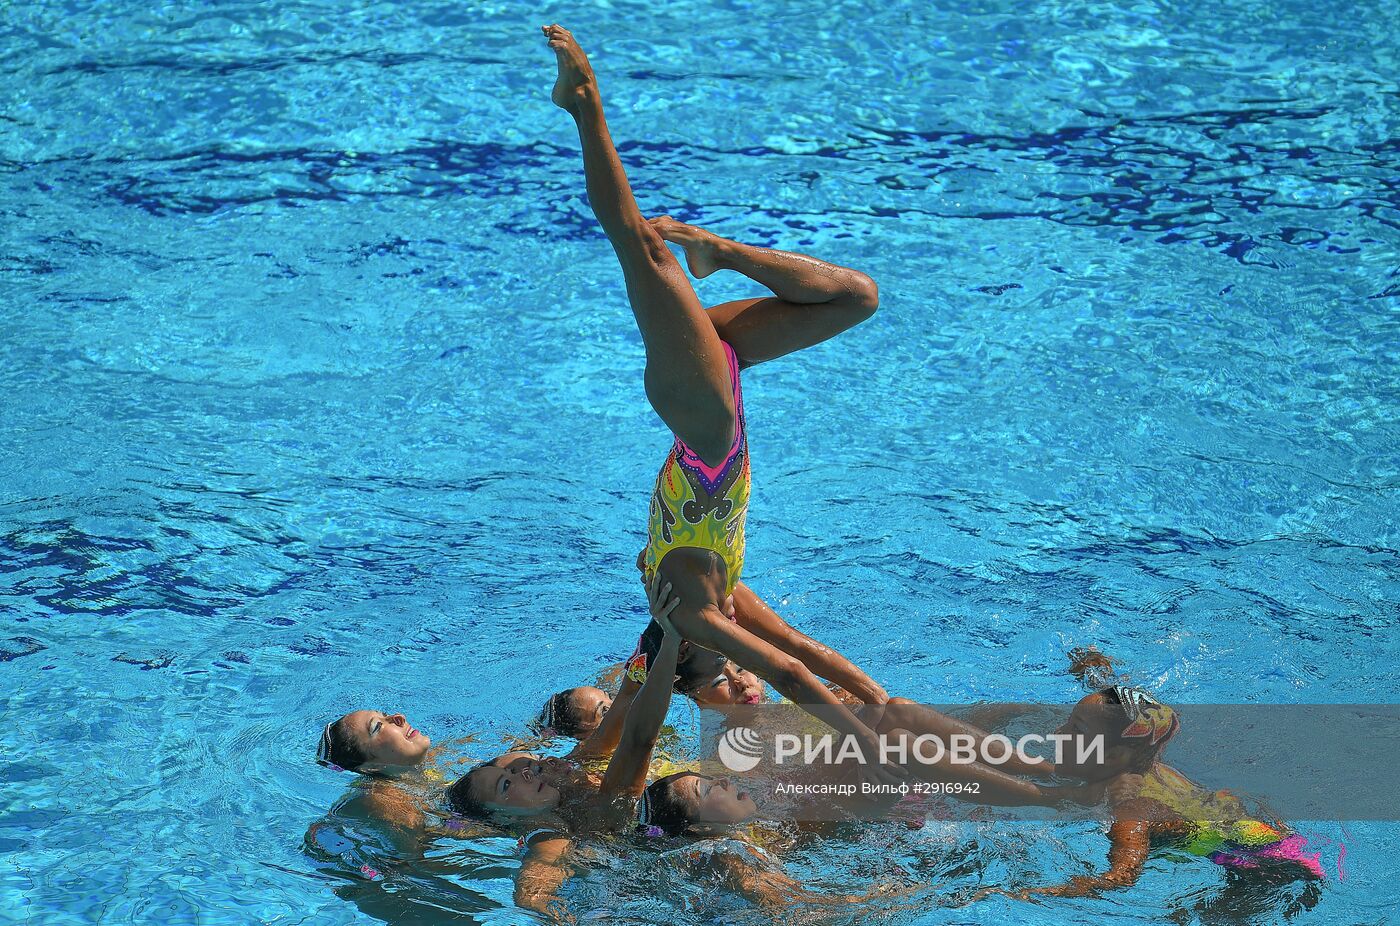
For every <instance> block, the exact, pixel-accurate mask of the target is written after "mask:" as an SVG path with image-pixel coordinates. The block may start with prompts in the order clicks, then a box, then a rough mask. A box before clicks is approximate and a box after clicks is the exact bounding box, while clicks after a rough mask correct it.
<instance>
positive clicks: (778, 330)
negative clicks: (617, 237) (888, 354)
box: [647, 215, 880, 366]
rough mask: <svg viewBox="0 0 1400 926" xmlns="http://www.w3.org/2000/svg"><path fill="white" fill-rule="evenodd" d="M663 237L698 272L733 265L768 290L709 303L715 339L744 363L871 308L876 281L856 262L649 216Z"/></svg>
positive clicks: (811, 339)
mask: <svg viewBox="0 0 1400 926" xmlns="http://www.w3.org/2000/svg"><path fill="white" fill-rule="evenodd" d="M647 221H648V222H649V223H650V224H651V227H652V228H654V229H656V231H657V232H658V233H659V234H660V235H661V237H662V238H664V239H666V240H667V241H671V242H674V243H676V244H679V245H681V246H682V247H684V248H685V256H686V263H687V264H688V265H689V266H690V272H691V274H692V275H694V276H695V277H696V278H700V277H706V276H709V275H710V274H711V273H714V272H715V271H716V270H734V271H737V272H739V273H742V274H743V275H744V276H746V277H748V278H749V279H751V280H754V281H755V282H758V283H762V284H763V285H764V286H766V287H768V288H769V289H770V290H772V291H773V295H772V296H765V297H762V298H758V299H740V300H738V301H736V302H726V303H723V304H722V305H717V306H713V307H712V308H710V310H709V313H710V320H711V321H712V322H714V325H715V329H716V330H717V331H718V332H719V336H720V339H721V340H723V341H728V342H729V344H730V346H731V347H733V348H734V352H735V353H736V354H738V355H739V359H740V361H742V362H743V364H744V365H745V366H752V365H753V364H755V363H762V362H764V361H765V360H773V359H774V358H776V357H781V356H783V355H784V354H790V353H792V352H794V351H799V350H802V349H803V348H804V347H811V346H812V345H813V344H820V343H821V342H822V341H825V340H827V339H828V338H833V337H835V336H836V335H838V334H840V333H841V332H843V331H845V330H846V329H847V328H850V327H852V326H854V325H857V324H859V323H861V322H863V321H865V320H866V319H867V318H869V317H870V316H871V315H873V314H875V309H876V307H877V306H878V305H879V304H880V294H879V288H878V287H877V286H876V285H875V281H874V280H872V279H871V278H870V277H868V276H866V275H865V274H863V273H861V272H860V271H859V270H852V269H851V268H849V267H842V266H839V265H837V264H829V263H827V262H826V261H824V260H818V259H817V258H815V257H808V256H807V255H806V254H796V253H793V252H791V251H779V250H777V249H776V248H761V247H754V246H752V245H747V244H740V243H739V242H737V241H730V240H729V239H727V238H721V237H720V236H718V235H716V234H714V233H713V232H709V231H706V230H705V229H703V228H699V227H697V226H694V225H687V224H685V223H684V222H678V221H676V220H675V219H673V218H671V217H670V216H669V215H663V216H658V217H656V218H652V219H648V220H647Z"/></svg>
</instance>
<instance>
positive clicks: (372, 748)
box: [341, 711, 432, 772]
mask: <svg viewBox="0 0 1400 926" xmlns="http://www.w3.org/2000/svg"><path fill="white" fill-rule="evenodd" d="M341 723H342V724H343V725H344V727H345V729H347V730H348V731H349V733H350V736H351V737H352V738H353V739H354V740H355V742H356V743H358V744H359V746H360V748H361V749H362V750H364V753H365V755H366V756H368V758H367V759H365V761H364V762H363V763H362V764H361V765H360V767H359V768H358V769H357V770H358V771H362V772H393V771H396V770H402V769H408V768H413V767H414V766H416V765H419V764H421V763H422V762H423V758H424V757H425V756H426V755H427V754H428V747H429V746H431V745H432V740H431V739H429V737H428V734H426V733H422V732H420V731H419V730H416V729H414V727H413V726H412V725H411V724H410V723H409V722H408V719H407V718H406V717H404V715H403V714H386V713H384V712H383V711H351V712H350V713H348V714H346V715H345V716H344V717H343V718H342V719H341Z"/></svg>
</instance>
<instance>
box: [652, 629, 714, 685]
mask: <svg viewBox="0 0 1400 926" xmlns="http://www.w3.org/2000/svg"><path fill="white" fill-rule="evenodd" d="M665 636H666V631H665V630H663V629H662V628H661V625H660V624H658V623H657V622H656V621H654V620H653V621H652V622H651V623H649V624H647V629H646V630H643V631H642V638H641V639H640V640H638V641H637V648H638V649H639V650H641V651H642V652H643V653H645V654H646V659H647V671H648V672H650V671H651V664H652V663H653V662H655V661H656V654H657V653H659V652H661V641H662V639H663V638H664V637H665ZM724 661H725V658H724V656H722V655H720V654H719V653H716V652H715V651H714V650H712V649H705V648H704V647H703V646H696V645H695V644H694V643H691V644H689V648H688V650H687V652H686V655H685V658H684V659H683V660H681V661H680V662H678V663H676V680H675V682H674V683H672V685H671V687H672V689H673V690H674V691H675V692H676V693H677V694H683V695H686V696H687V697H689V695H690V692H691V691H692V690H694V689H695V688H696V687H697V686H699V685H701V684H704V683H705V682H708V681H709V680H710V679H711V678H713V677H714V675H715V674H716V666H717V665H722V664H723V663H724Z"/></svg>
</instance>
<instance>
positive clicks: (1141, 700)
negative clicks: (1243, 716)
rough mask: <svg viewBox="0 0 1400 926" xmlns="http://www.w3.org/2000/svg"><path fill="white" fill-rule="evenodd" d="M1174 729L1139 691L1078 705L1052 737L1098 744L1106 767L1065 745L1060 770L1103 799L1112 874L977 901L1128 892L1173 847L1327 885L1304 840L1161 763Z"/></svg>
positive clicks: (1112, 691)
mask: <svg viewBox="0 0 1400 926" xmlns="http://www.w3.org/2000/svg"><path fill="white" fill-rule="evenodd" d="M1180 728H1181V719H1180V717H1179V716H1178V715H1177V713H1176V711H1175V710H1173V709H1172V708H1171V707H1168V706H1167V705H1165V704H1162V703H1160V702H1159V701H1157V700H1155V699H1154V698H1153V697H1152V696H1151V695H1149V694H1148V693H1147V692H1145V691H1143V690H1142V689H1141V688H1130V687H1125V686H1121V685H1118V686H1114V687H1111V688H1105V689H1103V690H1102V691H1099V692H1095V693H1094V694H1091V695H1088V696H1086V697H1084V698H1083V699H1081V700H1080V702H1079V703H1078V704H1077V705H1075V708H1074V711H1073V712H1072V713H1071V714H1070V717H1069V719H1068V720H1067V721H1066V722H1065V724H1064V725H1063V726H1061V727H1060V729H1059V730H1058V731H1057V732H1058V733H1061V734H1064V735H1066V736H1071V737H1084V738H1086V739H1087V740H1088V741H1092V738H1093V737H1096V736H1102V737H1104V743H1105V748H1104V750H1103V754H1102V761H1098V760H1094V761H1080V759H1079V757H1078V755H1077V753H1078V748H1077V747H1075V746H1073V745H1067V747H1066V748H1065V750H1064V755H1063V756H1062V759H1063V760H1064V761H1061V762H1060V763H1059V764H1057V766H1056V769H1057V771H1058V772H1059V773H1060V774H1063V775H1068V776H1073V777H1078V778H1080V779H1081V780H1083V781H1085V782H1087V783H1089V784H1090V785H1091V786H1092V785H1096V786H1098V787H1101V788H1102V789H1103V790H1104V793H1105V794H1106V796H1107V798H1108V806H1109V809H1110V811H1111V812H1112V815H1113V821H1112V824H1111V825H1110V827H1109V830H1108V840H1109V850H1108V862H1109V865H1108V870H1107V871H1105V872H1103V873H1102V874H1097V875H1087V876H1086V875H1081V876H1078V877H1073V878H1070V879H1069V881H1067V882H1066V883H1064V884H1058V885H1053V886H1050V887H1033V888H1026V889H1022V890H1017V891H1007V890H1003V889H1001V888H991V889H988V890H985V891H982V892H980V893H979V894H978V895H977V896H978V897H983V896H986V895H987V894H1007V895H1009V896H1012V897H1017V898H1020V899H1023V900H1030V899H1033V898H1034V897H1035V896H1037V895H1049V896H1057V897H1083V896H1086V895H1092V894H1096V893H1098V892H1100V891H1104V890H1110V889H1114V888H1123V887H1129V886H1131V885H1132V884H1134V883H1136V882H1137V879H1138V878H1139V877H1140V876H1141V875H1142V871H1143V867H1144V866H1145V865H1146V863H1147V857H1148V853H1149V852H1150V850H1151V848H1152V845H1153V844H1154V843H1157V844H1170V845H1173V846H1175V847H1177V848H1180V849H1184V850H1185V851H1186V852H1189V853H1191V854H1193V855H1199V856H1203V857H1205V858H1209V859H1210V860H1211V861H1213V862H1215V863H1216V864H1218V865H1221V866H1224V867H1226V868H1227V869H1230V870H1233V871H1235V872H1245V871H1248V872H1254V873H1257V874H1263V875H1266V876H1270V877H1274V878H1283V879H1301V880H1320V879H1321V878H1323V868H1322V864H1321V862H1320V860H1319V859H1320V853H1318V852H1307V851H1305V849H1306V844H1307V840H1306V839H1305V838H1304V837H1303V836H1301V835H1299V834H1297V833H1294V832H1293V831H1292V830H1290V829H1289V828H1288V827H1287V826H1286V825H1285V824H1284V823H1282V822H1280V821H1272V822H1269V821H1264V820H1258V819H1254V818H1252V817H1251V816H1250V815H1249V813H1248V811H1247V810H1246V809H1245V807H1244V804H1243V803H1241V801H1240V800H1239V799H1238V798H1237V797H1235V796H1234V795H1232V794H1230V793H1229V792H1227V791H1215V792H1211V791H1207V790H1205V789H1204V788H1202V787H1201V786H1199V785H1197V784H1196V783H1195V782H1193V781H1191V780H1190V779H1188V778H1187V777H1186V776H1185V775H1182V774H1181V773H1180V772H1178V771H1177V770H1176V769H1173V768H1171V767H1170V766H1168V765H1166V764H1164V763H1163V762H1162V761H1161V755H1162V751H1163V750H1164V749H1165V748H1166V746H1167V743H1168V742H1170V740H1171V738H1172V737H1173V736H1175V735H1176V733H1177V731H1178V730H1179V729H1180ZM1070 743H1071V744H1073V743H1074V741H1070Z"/></svg>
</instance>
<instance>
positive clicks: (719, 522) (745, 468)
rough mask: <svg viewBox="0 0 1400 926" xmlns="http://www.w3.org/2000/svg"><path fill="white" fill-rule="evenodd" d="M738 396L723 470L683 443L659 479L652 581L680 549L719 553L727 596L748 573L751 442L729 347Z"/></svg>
mask: <svg viewBox="0 0 1400 926" xmlns="http://www.w3.org/2000/svg"><path fill="white" fill-rule="evenodd" d="M720 343H721V344H724V355H725V357H726V359H728V361H729V382H730V386H731V388H732V389H733V390H734V440H733V442H732V443H731V444H730V447H729V453H728V454H727V455H726V456H725V458H724V460H723V461H721V462H720V464H719V465H718V466H713V467H712V466H707V465H706V464H705V463H704V461H702V460H701V459H700V457H699V455H698V454H696V453H695V451H693V450H691V449H690V448H689V447H687V446H686V445H685V442H684V441H682V440H681V439H680V438H679V437H677V438H676V442H675V445H674V446H673V447H672V448H671V453H670V455H669V456H667V458H666V463H665V464H664V465H663V466H662V467H661V472H660V473H659V474H657V477H656V488H655V489H654V490H653V491H652V493H651V511H650V516H649V518H648V524H647V548H646V554H645V567H644V571H645V573H646V576H647V578H648V579H650V578H651V576H652V575H654V574H655V572H656V569H657V567H658V566H660V565H661V560H662V559H664V558H665V556H666V554H667V553H669V552H671V551H672V550H674V549H676V548H677V547H698V548H699V549H702V550H713V551H714V552H715V553H717V554H719V556H720V557H721V558H722V559H723V560H724V565H725V578H724V581H725V592H724V593H725V594H726V595H730V594H732V593H733V592H734V586H735V585H737V584H738V582H739V576H740V574H741V573H742V572H743V570H744V519H745V517H746V516H747V515H748V510H749V441H748V435H747V433H746V432H745V430H744V400H743V395H742V394H741V392H740V390H739V358H738V357H737V356H736V355H735V354H734V348H732V347H730V346H729V344H727V343H726V342H724V341H721V342H720Z"/></svg>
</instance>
